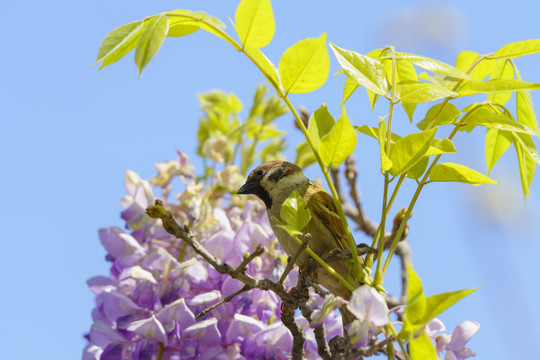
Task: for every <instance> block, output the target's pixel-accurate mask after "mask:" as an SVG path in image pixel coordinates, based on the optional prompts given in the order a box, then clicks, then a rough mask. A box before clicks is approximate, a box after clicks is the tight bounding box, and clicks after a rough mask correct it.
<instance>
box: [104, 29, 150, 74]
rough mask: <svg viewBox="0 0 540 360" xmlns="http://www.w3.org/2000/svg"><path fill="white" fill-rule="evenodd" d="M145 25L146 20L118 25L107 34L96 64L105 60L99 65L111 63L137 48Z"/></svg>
mask: <svg viewBox="0 0 540 360" xmlns="http://www.w3.org/2000/svg"><path fill="white" fill-rule="evenodd" d="M143 27H144V21H143V20H140V21H135V22H132V23H129V24H125V25H122V26H120V27H117V28H116V29H114V30H113V31H111V32H110V33H108V34H107V35H106V36H105V39H103V42H102V43H101V46H100V48H99V51H98V56H97V60H96V62H95V63H94V65H96V64H99V63H100V62H102V61H103V64H101V66H100V67H99V69H102V68H103V67H105V66H107V65H110V64H112V63H115V62H117V61H118V60H120V59H121V58H122V57H124V55H126V54H127V53H129V52H130V51H131V50H133V49H134V48H135V45H136V44H137V41H138V40H139V37H140V36H141V33H142V30H143Z"/></svg>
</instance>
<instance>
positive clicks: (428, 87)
mask: <svg viewBox="0 0 540 360" xmlns="http://www.w3.org/2000/svg"><path fill="white" fill-rule="evenodd" d="M396 94H397V97H398V98H399V99H400V100H401V101H405V102H408V103H413V104H416V103H423V102H429V101H434V100H437V99H441V98H445V97H451V96H457V94H456V93H455V92H453V91H451V90H448V89H447V88H444V87H442V86H438V85H434V84H430V83H425V82H419V81H402V82H401V83H399V84H397V85H396Z"/></svg>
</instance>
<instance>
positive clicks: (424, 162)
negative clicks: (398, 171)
mask: <svg viewBox="0 0 540 360" xmlns="http://www.w3.org/2000/svg"><path fill="white" fill-rule="evenodd" d="M432 148H433V147H431V148H430V149H432ZM428 163H429V156H427V155H426V156H424V157H423V158H421V159H420V161H418V162H417V163H416V164H414V165H413V166H412V167H411V168H410V169H409V171H407V174H406V176H407V177H408V178H410V179H418V178H420V176H422V175H424V172H426V168H427V166H428Z"/></svg>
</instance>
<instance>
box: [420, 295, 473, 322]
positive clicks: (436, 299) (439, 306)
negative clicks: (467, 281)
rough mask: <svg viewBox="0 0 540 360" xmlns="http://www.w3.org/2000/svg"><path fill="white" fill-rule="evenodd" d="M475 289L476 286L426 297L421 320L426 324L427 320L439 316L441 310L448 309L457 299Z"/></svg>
mask: <svg viewBox="0 0 540 360" xmlns="http://www.w3.org/2000/svg"><path fill="white" fill-rule="evenodd" d="M476 290H478V288H475V289H464V290H458V291H451V292H446V293H443V294H438V295H433V296H430V297H428V298H427V299H426V300H427V302H426V311H425V313H424V317H423V320H422V322H423V323H424V324H427V323H428V322H430V321H431V320H433V319H434V318H436V317H437V316H439V315H440V314H441V313H442V312H443V311H445V310H446V309H448V308H449V307H450V306H452V305H454V304H455V303H457V302H458V301H459V300H461V299H463V298H464V297H465V296H467V295H469V294H471V293H472V292H474V291H476Z"/></svg>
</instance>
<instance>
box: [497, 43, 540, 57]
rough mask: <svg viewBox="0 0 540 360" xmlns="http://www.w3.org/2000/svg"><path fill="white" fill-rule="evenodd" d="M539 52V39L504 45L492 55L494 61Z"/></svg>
mask: <svg viewBox="0 0 540 360" xmlns="http://www.w3.org/2000/svg"><path fill="white" fill-rule="evenodd" d="M539 51H540V39H532V40H522V41H517V42H513V43H510V44H507V45H504V46H503V47H502V48H500V49H499V50H497V51H496V52H495V54H493V58H494V59H499V58H507V59H514V58H518V57H520V56H523V55H529V54H534V53H537V52H539Z"/></svg>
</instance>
